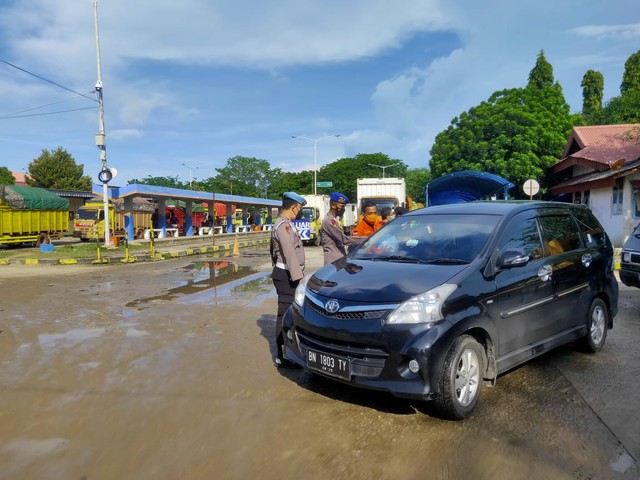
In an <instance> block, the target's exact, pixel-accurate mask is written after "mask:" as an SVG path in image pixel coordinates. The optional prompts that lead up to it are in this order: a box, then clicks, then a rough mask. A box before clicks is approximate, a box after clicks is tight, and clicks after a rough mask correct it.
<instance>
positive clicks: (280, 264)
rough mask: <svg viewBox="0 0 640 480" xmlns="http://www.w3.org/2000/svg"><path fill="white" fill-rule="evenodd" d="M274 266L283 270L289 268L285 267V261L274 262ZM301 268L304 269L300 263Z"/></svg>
mask: <svg viewBox="0 0 640 480" xmlns="http://www.w3.org/2000/svg"><path fill="white" fill-rule="evenodd" d="M276 267H278V268H281V269H283V270H289V267H287V264H286V263H282V262H276ZM301 267H302V270H303V271H304V267H305V266H304V265H301Z"/></svg>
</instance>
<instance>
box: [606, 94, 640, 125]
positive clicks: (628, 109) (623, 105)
mask: <svg viewBox="0 0 640 480" xmlns="http://www.w3.org/2000/svg"><path fill="white" fill-rule="evenodd" d="M596 120H597V122H596V124H600V125H620V124H623V123H640V91H635V90H629V91H627V92H626V93H625V94H624V95H620V96H619V97H613V98H612V99H610V100H609V101H608V102H607V104H606V105H605V106H604V108H603V109H602V112H600V114H599V115H597V116H596Z"/></svg>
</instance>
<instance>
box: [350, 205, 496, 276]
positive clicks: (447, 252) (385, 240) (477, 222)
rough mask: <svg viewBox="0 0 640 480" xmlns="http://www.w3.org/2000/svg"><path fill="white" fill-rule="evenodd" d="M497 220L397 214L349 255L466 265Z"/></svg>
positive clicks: (362, 257)
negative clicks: (398, 215) (396, 216)
mask: <svg viewBox="0 0 640 480" xmlns="http://www.w3.org/2000/svg"><path fill="white" fill-rule="evenodd" d="M499 220H500V216H497V215H433V214H431V215H430V214H427V213H425V214H424V215H408V216H401V217H398V218H396V219H395V220H393V221H392V222H389V223H388V224H387V225H386V226H385V227H384V228H382V229H380V230H378V231H377V232H376V233H375V234H373V235H371V237H370V238H369V239H367V240H366V241H365V242H364V243H362V244H361V245H360V247H359V248H357V249H355V250H354V252H353V253H352V258H354V259H362V260H364V259H368V260H377V261H391V262H403V263H431V264H466V263H469V262H471V261H473V260H474V259H475V258H476V257H477V256H478V254H479V253H480V252H481V251H482V249H483V248H484V246H485V244H486V243H487V240H488V239H489V236H490V235H491V232H492V231H493V230H494V229H495V227H496V225H497V223H498V221H499Z"/></svg>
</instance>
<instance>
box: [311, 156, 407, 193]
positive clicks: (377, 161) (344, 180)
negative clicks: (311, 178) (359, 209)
mask: <svg viewBox="0 0 640 480" xmlns="http://www.w3.org/2000/svg"><path fill="white" fill-rule="evenodd" d="M372 165H379V166H388V168H387V169H385V176H387V177H404V176H405V174H406V172H407V165H406V164H405V163H404V162H402V161H400V160H397V159H392V158H390V157H389V155H387V154H384V153H379V152H378V153H359V154H357V155H356V156H355V157H352V158H341V159H339V160H336V161H335V162H331V163H329V164H327V165H323V166H322V168H320V172H319V173H318V180H320V181H322V180H330V181H331V182H333V186H332V187H331V189H328V190H329V192H331V191H338V192H341V193H344V194H345V195H346V196H347V197H349V200H350V201H351V202H352V203H355V202H356V195H357V188H356V186H357V180H358V178H371V177H382V169H380V168H379V167H378V166H372ZM329 192H322V191H318V193H329Z"/></svg>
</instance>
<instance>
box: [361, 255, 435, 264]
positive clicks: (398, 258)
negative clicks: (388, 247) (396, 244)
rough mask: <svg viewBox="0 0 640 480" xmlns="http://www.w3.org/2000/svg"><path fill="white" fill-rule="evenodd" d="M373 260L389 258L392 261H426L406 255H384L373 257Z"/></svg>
mask: <svg viewBox="0 0 640 480" xmlns="http://www.w3.org/2000/svg"><path fill="white" fill-rule="evenodd" d="M373 260H389V261H392V262H406V263H427V262H426V261H425V260H424V259H423V258H418V257H407V256H406V255H385V256H381V257H377V258H374V259H373Z"/></svg>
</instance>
